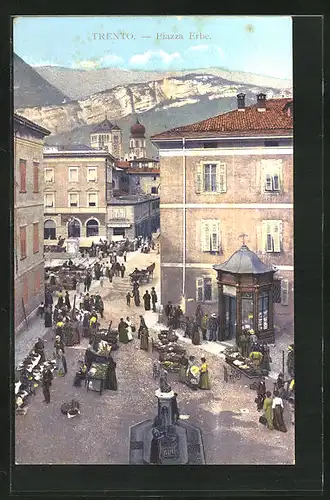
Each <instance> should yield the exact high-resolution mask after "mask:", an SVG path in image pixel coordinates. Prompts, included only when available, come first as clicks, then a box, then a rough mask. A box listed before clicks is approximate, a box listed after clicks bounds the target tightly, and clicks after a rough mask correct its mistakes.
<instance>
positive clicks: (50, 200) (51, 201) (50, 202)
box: [45, 193, 55, 207]
mask: <svg viewBox="0 0 330 500" xmlns="http://www.w3.org/2000/svg"><path fill="white" fill-rule="evenodd" d="M54 206H55V196H54V193H45V207H54Z"/></svg>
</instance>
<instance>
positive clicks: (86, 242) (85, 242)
mask: <svg viewBox="0 0 330 500" xmlns="http://www.w3.org/2000/svg"><path fill="white" fill-rule="evenodd" d="M101 239H102V237H101ZM92 243H94V245H96V244H98V243H100V236H90V237H89V238H79V247H81V248H90V247H91V246H92Z"/></svg>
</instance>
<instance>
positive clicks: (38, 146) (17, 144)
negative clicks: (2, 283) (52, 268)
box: [14, 128, 44, 332]
mask: <svg viewBox="0 0 330 500" xmlns="http://www.w3.org/2000/svg"><path fill="white" fill-rule="evenodd" d="M42 148H43V139H40V138H37V137H36V136H35V134H33V133H32V132H30V131H29V130H28V129H22V128H20V131H19V132H17V136H16V137H15V141H14V161H15V169H14V190H15V192H14V251H15V255H14V302H15V314H14V325H15V331H16V332H17V331H18V330H19V329H20V328H21V326H22V322H23V321H24V314H23V307H22V298H24V302H25V312H26V315H27V316H29V315H30V314H31V313H33V312H34V311H35V309H36V307H37V306H38V305H39V304H40V302H41V301H42V300H44V258H43V204H44V200H43V160H42ZM20 159H24V160H26V191H27V192H26V193H20V192H19V185H20V169H19V164H20ZM33 162H38V163H39V183H38V184H39V191H38V192H37V193H34V192H33ZM33 223H38V224H39V251H38V252H37V253H34V252H33ZM22 226H26V255H27V256H26V258H24V259H22V258H21V254H20V236H19V234H20V230H19V228H20V227H22ZM26 290H27V291H28V293H27V300H26Z"/></svg>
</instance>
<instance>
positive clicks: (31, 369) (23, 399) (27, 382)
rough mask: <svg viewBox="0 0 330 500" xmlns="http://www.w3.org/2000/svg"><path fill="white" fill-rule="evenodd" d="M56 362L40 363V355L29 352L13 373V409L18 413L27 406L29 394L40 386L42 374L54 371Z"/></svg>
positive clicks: (32, 351) (33, 392)
mask: <svg viewBox="0 0 330 500" xmlns="http://www.w3.org/2000/svg"><path fill="white" fill-rule="evenodd" d="M55 366H56V361H55V360H51V361H44V362H41V356H40V354H37V353H36V352H35V351H34V350H31V351H30V353H29V354H28V356H26V358H25V359H24V360H23V361H22V363H20V364H19V365H18V367H17V368H16V371H15V385H14V391H15V408H16V410H17V411H20V410H21V409H22V408H24V407H25V406H26V404H27V400H28V398H29V396H30V395H31V394H35V391H36V388H37V387H38V386H39V385H40V384H41V380H42V375H43V372H44V371H45V370H47V369H50V371H51V372H53V371H54V369H55Z"/></svg>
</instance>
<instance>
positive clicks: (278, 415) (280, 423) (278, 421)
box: [272, 391, 287, 432]
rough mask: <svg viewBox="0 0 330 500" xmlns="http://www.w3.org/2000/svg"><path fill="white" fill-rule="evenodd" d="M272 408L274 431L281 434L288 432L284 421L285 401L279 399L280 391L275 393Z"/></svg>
mask: <svg viewBox="0 0 330 500" xmlns="http://www.w3.org/2000/svg"><path fill="white" fill-rule="evenodd" d="M272 408H273V426H274V429H276V430H277V431H281V432H287V428H286V425H285V423H284V420H283V400H282V398H280V397H279V393H278V391H274V399H273V404H272Z"/></svg>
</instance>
